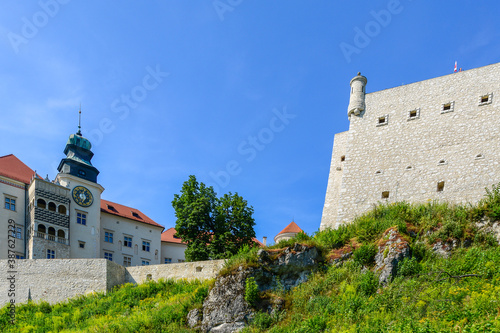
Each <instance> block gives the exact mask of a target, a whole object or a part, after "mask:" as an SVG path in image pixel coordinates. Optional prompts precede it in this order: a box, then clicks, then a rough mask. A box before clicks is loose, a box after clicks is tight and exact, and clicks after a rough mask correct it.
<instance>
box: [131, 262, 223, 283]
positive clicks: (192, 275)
mask: <svg viewBox="0 0 500 333" xmlns="http://www.w3.org/2000/svg"><path fill="white" fill-rule="evenodd" d="M224 262H225V260H208V261H196V262H184V263H178V264H167V265H149V266H134V267H127V280H126V282H132V283H143V282H146V281H147V280H155V281H158V280H159V279H187V280H195V279H198V280H207V279H215V276H216V275H217V273H218V272H219V271H220V270H221V269H222V267H223V265H224Z"/></svg>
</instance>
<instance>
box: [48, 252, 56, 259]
mask: <svg viewBox="0 0 500 333" xmlns="http://www.w3.org/2000/svg"><path fill="white" fill-rule="evenodd" d="M55 257H56V251H54V250H47V259H54V258H55Z"/></svg>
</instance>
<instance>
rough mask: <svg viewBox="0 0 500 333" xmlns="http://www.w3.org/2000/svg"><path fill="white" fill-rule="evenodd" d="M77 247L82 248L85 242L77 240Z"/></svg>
mask: <svg viewBox="0 0 500 333" xmlns="http://www.w3.org/2000/svg"><path fill="white" fill-rule="evenodd" d="M78 247H79V248H80V249H84V248H85V242H82V241H78Z"/></svg>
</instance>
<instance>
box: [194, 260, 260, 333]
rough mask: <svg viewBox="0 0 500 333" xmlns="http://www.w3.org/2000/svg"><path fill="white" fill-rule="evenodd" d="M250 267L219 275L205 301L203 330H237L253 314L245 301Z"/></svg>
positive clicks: (222, 331) (223, 331)
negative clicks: (230, 273) (246, 282)
mask: <svg viewBox="0 0 500 333" xmlns="http://www.w3.org/2000/svg"><path fill="white" fill-rule="evenodd" d="M250 272H251V270H250V269H243V268H241V267H240V268H239V269H238V271H237V272H236V273H235V274H232V275H227V276H221V277H218V278H217V280H216V281H215V284H214V286H213V288H212V289H211V290H210V292H209V294H208V296H207V298H206V299H205V302H203V320H202V326H201V329H202V331H203V332H221V333H225V332H237V331H238V330H240V329H242V328H243V327H245V325H246V323H248V321H249V319H250V318H251V317H252V316H253V311H252V309H251V308H250V305H249V304H248V303H247V302H246V301H245V281H246V279H247V277H249V276H250Z"/></svg>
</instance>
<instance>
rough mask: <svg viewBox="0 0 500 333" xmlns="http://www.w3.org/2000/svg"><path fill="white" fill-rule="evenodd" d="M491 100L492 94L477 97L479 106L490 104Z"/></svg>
mask: <svg viewBox="0 0 500 333" xmlns="http://www.w3.org/2000/svg"><path fill="white" fill-rule="evenodd" d="M492 100H493V93H489V94H486V95H482V96H480V97H479V106H481V105H487V104H491V101H492Z"/></svg>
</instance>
